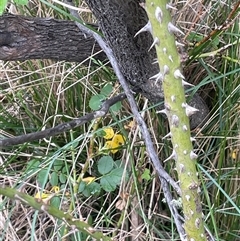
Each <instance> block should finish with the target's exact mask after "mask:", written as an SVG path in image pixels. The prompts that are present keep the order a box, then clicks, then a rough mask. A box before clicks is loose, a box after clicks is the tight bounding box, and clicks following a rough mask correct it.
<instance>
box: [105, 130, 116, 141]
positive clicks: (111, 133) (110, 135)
mask: <svg viewBox="0 0 240 241" xmlns="http://www.w3.org/2000/svg"><path fill="white" fill-rule="evenodd" d="M103 131H104V132H105V135H104V136H103V138H104V139H106V140H109V139H111V138H113V136H114V130H113V128H112V127H106V128H104V129H103Z"/></svg>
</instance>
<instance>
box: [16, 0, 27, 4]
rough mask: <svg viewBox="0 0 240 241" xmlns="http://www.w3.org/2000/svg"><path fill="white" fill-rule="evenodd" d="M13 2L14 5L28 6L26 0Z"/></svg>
mask: <svg viewBox="0 0 240 241" xmlns="http://www.w3.org/2000/svg"><path fill="white" fill-rule="evenodd" d="M14 2H15V3H16V4H19V5H26V4H28V0H14Z"/></svg>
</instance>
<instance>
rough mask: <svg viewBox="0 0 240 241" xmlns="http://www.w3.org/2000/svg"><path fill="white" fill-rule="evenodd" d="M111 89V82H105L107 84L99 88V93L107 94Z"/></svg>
mask: <svg viewBox="0 0 240 241" xmlns="http://www.w3.org/2000/svg"><path fill="white" fill-rule="evenodd" d="M112 90H113V87H112V85H111V84H107V85H105V86H104V87H103V88H102V90H101V92H100V93H101V94H102V95H104V96H106V97H107V96H109V95H110V94H111V92H112Z"/></svg>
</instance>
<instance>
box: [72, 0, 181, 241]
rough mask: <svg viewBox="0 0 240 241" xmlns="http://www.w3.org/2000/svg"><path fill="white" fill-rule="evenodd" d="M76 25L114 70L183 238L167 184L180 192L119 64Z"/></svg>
mask: <svg viewBox="0 0 240 241" xmlns="http://www.w3.org/2000/svg"><path fill="white" fill-rule="evenodd" d="M71 2H72V1H68V2H67V3H68V4H71V5H72V3H71ZM86 2H87V3H88V1H86ZM69 11H70V13H71V14H72V15H73V16H74V17H79V16H78V13H77V12H76V11H74V10H72V9H70V10H69ZM76 25H77V26H78V28H79V29H80V30H81V31H83V32H85V33H86V34H87V35H90V36H92V37H93V38H94V39H95V40H96V41H97V42H98V44H99V46H100V47H101V48H102V50H103V51H104V52H105V53H106V55H107V57H108V59H109V61H110V63H111V65H112V67H113V69H114V72H115V74H116V76H117V78H118V80H119V82H120V84H121V86H122V88H123V89H124V92H125V94H126V96H127V98H128V101H129V104H130V107H131V110H132V113H133V115H134V117H135V118H136V121H137V123H138V125H139V128H140V130H141V132H142V135H143V139H144V142H145V144H146V148H147V151H148V155H149V157H150V159H151V160H152V163H153V165H154V167H155V169H156V171H157V173H158V176H159V178H160V180H161V183H162V188H163V192H164V195H165V198H166V201H167V203H168V205H169V209H170V211H171V213H172V215H173V217H174V220H175V224H176V227H177V229H178V232H179V234H180V236H184V234H185V232H184V229H183V227H182V221H181V218H180V215H179V214H178V210H177V208H176V207H175V206H174V205H173V204H172V203H173V202H172V200H173V198H172V194H171V192H170V190H169V186H168V183H170V184H171V185H172V187H173V188H174V189H175V190H176V191H177V193H178V194H179V195H181V190H180V188H179V186H178V184H177V183H176V182H175V181H174V180H173V179H172V178H171V177H170V176H169V174H168V173H167V172H166V171H165V170H164V168H163V166H162V165H161V162H160V160H159V158H158V156H157V153H156V151H155V149H154V146H153V143H152V140H151V136H150V133H149V131H148V128H147V125H146V123H145V121H144V120H143V118H142V117H141V115H140V113H139V111H138V108H137V104H136V102H135V99H134V97H133V95H132V91H131V90H130V88H129V86H128V84H127V81H126V79H125V77H124V76H123V74H122V72H121V70H120V67H119V64H118V62H117V61H116V59H115V57H114V54H113V52H112V50H111V49H110V48H109V47H108V46H107V44H106V42H105V41H104V40H103V38H102V37H101V36H99V35H98V34H97V33H95V32H93V31H91V30H90V29H87V28H86V27H85V26H83V25H82V24H80V23H78V22H76Z"/></svg>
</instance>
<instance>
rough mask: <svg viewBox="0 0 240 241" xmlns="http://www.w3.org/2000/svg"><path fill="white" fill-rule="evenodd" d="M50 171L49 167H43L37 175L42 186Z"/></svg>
mask: <svg viewBox="0 0 240 241" xmlns="http://www.w3.org/2000/svg"><path fill="white" fill-rule="evenodd" d="M48 174H49V171H48V170H47V169H42V170H41V171H40V172H39V173H38V175H37V181H38V182H39V183H40V184H41V186H43V185H45V182H46V180H47V177H48Z"/></svg>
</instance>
